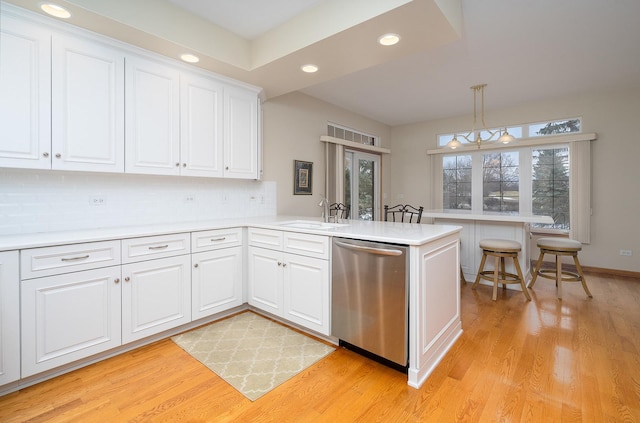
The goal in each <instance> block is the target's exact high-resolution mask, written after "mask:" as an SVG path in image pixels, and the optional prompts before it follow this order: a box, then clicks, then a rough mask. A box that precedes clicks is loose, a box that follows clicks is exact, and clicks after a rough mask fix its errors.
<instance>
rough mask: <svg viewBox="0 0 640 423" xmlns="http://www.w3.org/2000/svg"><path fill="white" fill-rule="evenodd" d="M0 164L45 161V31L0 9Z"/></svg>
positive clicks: (39, 165) (44, 165) (43, 165)
mask: <svg viewBox="0 0 640 423" xmlns="http://www.w3.org/2000/svg"><path fill="white" fill-rule="evenodd" d="M0 128H2V136H0V167H23V168H30V169H48V168H50V167H51V157H50V152H51V150H50V147H51V35H50V33H49V31H46V30H44V29H41V28H39V27H38V26H37V25H34V24H29V23H26V22H22V21H19V20H17V19H14V18H11V17H9V16H7V15H6V14H4V13H2V14H0Z"/></svg>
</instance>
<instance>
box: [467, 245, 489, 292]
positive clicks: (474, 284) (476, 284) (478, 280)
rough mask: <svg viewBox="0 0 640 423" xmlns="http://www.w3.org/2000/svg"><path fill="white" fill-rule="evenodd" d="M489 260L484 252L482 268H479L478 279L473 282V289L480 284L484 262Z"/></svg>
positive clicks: (481, 261)
mask: <svg viewBox="0 0 640 423" xmlns="http://www.w3.org/2000/svg"><path fill="white" fill-rule="evenodd" d="M485 261H487V255H486V254H485V253H484V251H483V252H482V260H480V270H478V274H477V275H476V280H475V281H474V282H473V286H472V287H471V289H476V287H477V286H478V284H479V283H480V273H481V272H482V271H483V270H484V262H485Z"/></svg>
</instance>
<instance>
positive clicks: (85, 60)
mask: <svg viewBox="0 0 640 423" xmlns="http://www.w3.org/2000/svg"><path fill="white" fill-rule="evenodd" d="M2 5H3V10H2V13H0V128H2V136H1V137H0V167H19V168H30V169H57V170H73V171H84V172H115V173H123V172H124V173H141V174H152V175H185V176H199V177H202V176H204V177H214V178H241V179H259V177H260V175H259V167H260V162H259V160H260V156H259V154H260V146H259V142H260V141H261V139H260V138H259V125H260V120H259V102H258V94H259V90H258V89H257V88H255V87H252V86H250V85H244V84H241V83H234V81H231V80H228V79H226V78H222V77H220V76H217V75H216V74H213V73H209V72H206V71H200V70H191V69H188V68H187V67H186V65H184V64H182V63H179V62H177V61H171V60H169V59H166V58H163V57H160V56H157V57H156V55H154V54H153V53H146V52H143V51H142V50H140V49H138V48H134V47H132V46H128V45H126V44H124V43H119V42H117V41H114V40H110V39H107V38H105V37H101V36H99V35H96V34H89V33H87V32H85V31H83V30H81V29H78V28H74V27H70V26H69V27H68V29H67V27H66V26H65V24H61V23H59V22H55V23H53V22H52V24H51V25H50V26H48V25H46V24H43V19H46V18H42V17H37V18H36V17H34V19H31V18H29V17H28V14H29V12H26V11H19V10H18V8H15V7H13V6H8V7H5V6H4V3H3V4H2ZM5 10H6V11H5ZM61 27H63V28H64V30H61V29H60V28H61Z"/></svg>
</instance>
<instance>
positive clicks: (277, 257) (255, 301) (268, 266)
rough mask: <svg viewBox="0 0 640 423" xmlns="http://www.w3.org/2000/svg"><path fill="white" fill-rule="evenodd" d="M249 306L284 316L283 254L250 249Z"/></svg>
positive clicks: (254, 248) (263, 249) (261, 249)
mask: <svg viewBox="0 0 640 423" xmlns="http://www.w3.org/2000/svg"><path fill="white" fill-rule="evenodd" d="M248 278H249V304H251V305H252V306H254V307H257V308H259V309H261V310H264V311H267V312H269V313H272V314H274V315H276V316H282V253H281V252H279V251H274V250H267V249H265V248H256V247H249V275H248Z"/></svg>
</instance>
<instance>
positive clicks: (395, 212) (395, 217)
mask: <svg viewBox="0 0 640 423" xmlns="http://www.w3.org/2000/svg"><path fill="white" fill-rule="evenodd" d="M422 210H424V207H422V206H420V207H418V208H415V207H413V206H410V205H409V204H398V205H397V206H393V207H389V206H387V205H385V206H384V220H385V222H388V221H391V222H406V223H413V220H414V219H415V223H420V219H422Z"/></svg>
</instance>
